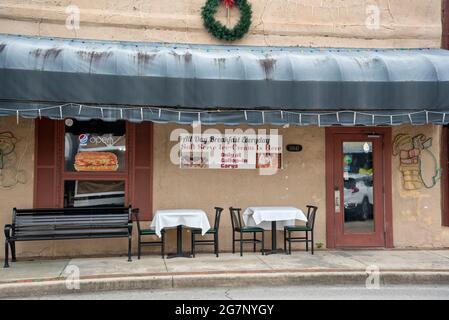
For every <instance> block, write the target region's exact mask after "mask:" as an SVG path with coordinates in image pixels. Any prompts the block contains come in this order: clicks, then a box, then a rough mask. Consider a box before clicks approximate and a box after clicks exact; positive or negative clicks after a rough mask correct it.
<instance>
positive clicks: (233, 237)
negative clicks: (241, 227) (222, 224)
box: [232, 231, 235, 253]
mask: <svg viewBox="0 0 449 320" xmlns="http://www.w3.org/2000/svg"><path fill="white" fill-rule="evenodd" d="M232 253H235V232H234V231H232Z"/></svg>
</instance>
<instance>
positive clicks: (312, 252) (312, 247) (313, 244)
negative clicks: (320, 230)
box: [311, 230, 314, 254]
mask: <svg viewBox="0 0 449 320" xmlns="http://www.w3.org/2000/svg"><path fill="white" fill-rule="evenodd" d="M311 234H312V254H313V247H314V244H313V230H312V232H311Z"/></svg>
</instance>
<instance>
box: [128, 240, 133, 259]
mask: <svg viewBox="0 0 449 320" xmlns="http://www.w3.org/2000/svg"><path fill="white" fill-rule="evenodd" d="M131 261H132V259H131V236H129V237H128V262H131Z"/></svg>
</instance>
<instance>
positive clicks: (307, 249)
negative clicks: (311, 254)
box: [306, 231, 309, 252]
mask: <svg viewBox="0 0 449 320" xmlns="http://www.w3.org/2000/svg"><path fill="white" fill-rule="evenodd" d="M306 251H307V252H308V251H309V231H306Z"/></svg>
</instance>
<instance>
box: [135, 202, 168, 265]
mask: <svg viewBox="0 0 449 320" xmlns="http://www.w3.org/2000/svg"><path fill="white" fill-rule="evenodd" d="M133 213H134V215H135V217H136V223H137V232H138V234H137V237H138V247H137V259H139V260H140V253H141V250H142V247H143V246H147V247H149V246H153V247H154V246H160V247H161V255H162V259H163V258H164V249H165V248H164V246H165V244H164V243H165V230H162V231H161V240H159V241H157V240H156V241H146V242H143V241H142V237H143V236H157V234H156V231H155V230H154V229H151V228H148V229H141V228H140V220H139V209H134V210H133Z"/></svg>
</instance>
